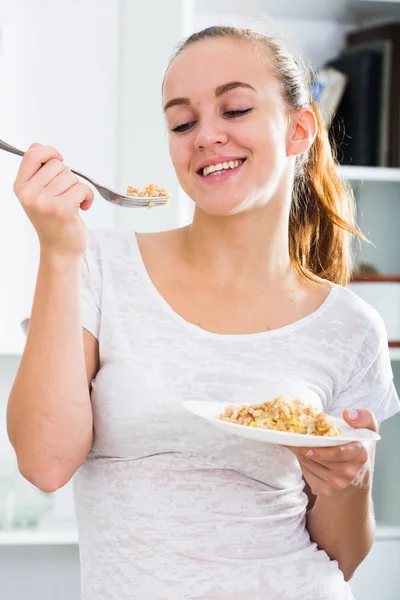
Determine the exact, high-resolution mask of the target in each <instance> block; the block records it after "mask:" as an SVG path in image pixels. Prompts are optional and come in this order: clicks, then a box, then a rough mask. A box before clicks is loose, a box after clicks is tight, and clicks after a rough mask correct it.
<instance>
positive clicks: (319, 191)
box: [170, 26, 365, 285]
mask: <svg viewBox="0 0 400 600" xmlns="http://www.w3.org/2000/svg"><path fill="white" fill-rule="evenodd" d="M209 38H230V39H235V40H238V41H240V42H245V43H248V44H249V45H250V46H251V47H252V48H253V49H254V50H255V51H256V52H258V53H259V54H260V56H262V57H265V55H266V57H267V59H268V60H269V61H270V64H271V66H272V68H273V70H274V72H275V74H276V76H277V78H278V79H279V81H280V82H281V84H282V93H283V98H284V100H285V102H286V104H287V106H288V107H289V108H290V109H292V110H295V111H297V110H300V109H302V108H305V107H309V108H311V109H312V110H313V112H314V113H315V116H316V119H317V123H318V132H317V135H316V138H315V140H314V142H313V144H312V146H311V148H310V149H309V151H308V152H307V153H304V154H302V155H299V156H298V157H297V159H296V163H295V174H294V186H293V196H292V204H291V210H290V216H289V253H290V257H291V260H292V263H293V264H294V266H295V267H296V268H297V270H298V271H299V272H300V274H301V275H303V276H305V277H307V278H309V279H313V276H317V277H321V278H323V279H327V280H329V281H332V282H334V283H337V284H340V285H346V284H347V282H348V281H349V278H350V270H351V237H350V235H349V234H353V235H355V236H357V237H359V238H362V239H365V238H364V236H363V235H362V233H361V232H360V231H359V229H358V228H357V226H356V224H355V202H354V195H353V191H352V188H351V187H350V185H349V184H348V183H346V182H344V181H342V180H341V178H340V177H339V175H338V174H337V166H338V162H337V160H336V154H335V149H334V148H333V147H332V146H331V143H330V141H329V137H328V132H327V128H326V126H325V124H324V122H323V119H322V116H321V114H320V111H319V109H318V106H317V105H316V104H315V102H314V101H313V100H312V98H311V85H312V82H313V78H314V72H313V69H312V67H311V66H310V65H307V64H306V62H305V61H304V59H301V58H299V57H295V56H294V54H293V53H292V52H290V51H289V49H288V48H287V47H286V45H285V44H284V43H283V41H282V40H280V39H277V38H274V37H270V36H267V35H264V34H261V33H258V32H256V31H253V30H251V29H244V28H238V27H227V26H214V27H207V28H206V29H203V30H201V31H199V32H197V33H194V34H193V35H191V36H189V37H188V38H187V39H186V40H184V41H183V42H182V43H181V44H180V45H179V46H178V49H177V50H176V52H175V54H174V55H173V57H172V58H171V61H170V64H171V62H172V61H173V59H174V58H175V57H176V56H177V55H178V54H180V53H181V52H182V51H183V50H184V49H185V48H187V47H188V46H191V45H193V44H195V43H196V42H199V41H201V40H205V39H209Z"/></svg>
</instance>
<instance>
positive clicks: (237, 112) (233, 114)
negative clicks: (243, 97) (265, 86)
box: [224, 108, 253, 119]
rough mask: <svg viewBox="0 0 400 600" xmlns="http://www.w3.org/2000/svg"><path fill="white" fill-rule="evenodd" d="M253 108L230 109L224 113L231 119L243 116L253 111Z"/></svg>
mask: <svg viewBox="0 0 400 600" xmlns="http://www.w3.org/2000/svg"><path fill="white" fill-rule="evenodd" d="M252 110H253V109H252V108H246V110H228V111H226V112H224V115H225V116H227V117H229V118H230V119H234V118H235V117H241V116H242V115H245V114H247V113H249V112H251V111H252Z"/></svg>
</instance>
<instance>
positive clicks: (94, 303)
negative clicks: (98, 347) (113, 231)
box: [81, 250, 101, 339]
mask: <svg viewBox="0 0 400 600" xmlns="http://www.w3.org/2000/svg"><path fill="white" fill-rule="evenodd" d="M91 258H92V257H91V255H90V251H88V250H87V251H86V252H85V253H84V255H83V256H82V262H81V275H82V327H84V328H85V329H87V330H88V331H90V333H91V334H92V335H94V337H95V338H97V339H99V336H100V321H101V298H100V293H99V284H98V281H97V279H98V278H97V277H96V276H95V272H94V264H93V263H92V261H91Z"/></svg>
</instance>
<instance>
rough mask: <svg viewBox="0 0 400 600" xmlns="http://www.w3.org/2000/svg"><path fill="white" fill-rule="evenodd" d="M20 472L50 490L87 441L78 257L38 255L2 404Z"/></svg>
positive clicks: (82, 454) (88, 414) (87, 407)
mask: <svg viewBox="0 0 400 600" xmlns="http://www.w3.org/2000/svg"><path fill="white" fill-rule="evenodd" d="M7 426H8V433H9V437H10V441H11V443H12V445H13V446H14V449H15V451H16V455H17V459H18V465H19V468H20V471H21V473H22V474H23V475H24V476H25V477H26V479H28V480H29V481H31V482H32V483H34V484H35V485H37V486H38V487H40V488H41V489H47V490H48V491H51V490H52V489H53V488H55V489H57V487H59V486H60V485H63V484H64V483H65V482H66V481H67V480H68V478H69V477H70V476H71V474H72V473H73V472H74V471H75V470H76V468H77V467H78V466H79V464H80V463H81V462H82V460H83V459H84V457H85V456H86V455H87V452H88V450H89V448H90V444H91V435H92V414H91V405H90V395H89V387H88V383H87V379H86V368H85V356H84V347H83V333H82V325H81V300H80V261H79V259H77V260H73V261H58V262H56V260H55V259H52V258H51V257H47V256H41V261H40V266H39V272H38V278H37V284H36V289H35V298H34V302H33V307H32V314H31V320H30V327H29V333H28V338H27V342H26V346H25V349H24V353H23V355H22V358H21V362H20V366H19V369H18V373H17V376H16V379H15V382H14V385H13V388H12V390H11V394H10V397H9V402H8V410H7Z"/></svg>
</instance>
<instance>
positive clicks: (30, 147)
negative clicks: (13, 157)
mask: <svg viewBox="0 0 400 600" xmlns="http://www.w3.org/2000/svg"><path fill="white" fill-rule="evenodd" d="M41 145H42V144H38V143H37V142H35V143H34V144H31V145H30V146H29V148H28V150H32V148H36V147H37V146H41Z"/></svg>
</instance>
